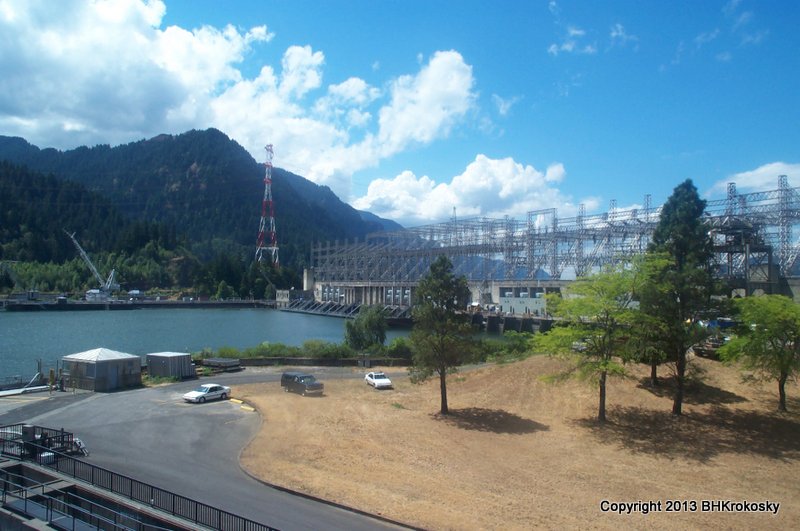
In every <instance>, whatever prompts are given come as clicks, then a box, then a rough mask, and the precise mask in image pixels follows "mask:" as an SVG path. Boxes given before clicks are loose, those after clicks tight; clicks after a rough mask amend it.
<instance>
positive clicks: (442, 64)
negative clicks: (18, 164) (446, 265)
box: [0, 0, 800, 226]
mask: <svg viewBox="0 0 800 531" xmlns="http://www.w3.org/2000/svg"><path fill="white" fill-rule="evenodd" d="M799 22H800V2H796V1H789V0H784V1H781V0H771V1H755V0H740V1H737V0H733V1H729V0H726V1H711V0H703V1H677V0H676V1H669V2H667V1H635V2H634V1H630V2H626V1H609V2H594V1H588V0H584V1H566V0H555V1H548V0H542V1H499V2H485V1H482V2H477V1H463V0H462V1H444V0H439V1H426V2H421V1H412V0H402V1H392V0H372V1H364V0H350V1H334V0H326V1H323V0H317V1H306V0H300V1H298V0H294V1H279V2H274V1H255V0H254V1H232V2H225V3H222V2H217V1H198V0H195V1H181V2H178V1H170V0H164V1H163V2H162V1H155V0H154V1H149V2H141V1H139V0H113V1H108V2H104V1H98V2H86V1H78V0H63V1H59V2H51V1H47V0H19V1H17V0H11V1H8V0H0V34H1V35H3V37H2V38H0V71H2V72H3V76H0V134H5V135H15V136H22V137H24V138H26V139H27V140H29V141H30V142H32V143H34V144H36V145H38V146H40V147H56V148H59V149H70V148H74V147H76V146H79V145H95V144H99V143H109V144H112V145H117V144H122V143H127V142H131V141H136V140H140V139H142V138H149V137H152V136H155V135H157V134H161V133H171V134H177V133H181V132H183V131H186V130H188V129H192V128H196V129H205V128H207V127H216V128H218V129H220V130H222V131H223V132H225V133H226V134H227V135H228V136H230V137H231V138H233V139H234V140H236V141H237V142H239V143H240V144H241V145H242V146H244V147H245V148H246V149H248V151H250V152H251V154H252V155H253V156H254V158H256V160H259V161H263V160H264V151H263V146H264V144H266V143H272V144H274V151H275V159H274V164H275V165H276V166H278V167H282V168H286V169H288V170H290V171H293V172H295V173H298V174H300V175H303V176H305V177H307V178H309V179H311V180H313V181H315V182H318V183H320V184H325V185H327V186H330V187H331V189H333V190H334V192H336V193H337V195H339V197H341V198H342V199H343V200H345V201H348V202H350V203H351V204H353V205H354V206H356V207H357V208H361V209H365V210H370V211H372V212H374V213H376V214H378V215H381V216H384V217H388V218H391V219H395V220H397V221H399V222H401V223H403V224H405V225H409V226H411V225H419V224H424V223H429V222H434V221H441V220H444V219H448V218H449V217H450V216H451V215H452V212H453V209H454V208H455V209H456V212H457V215H458V216H459V217H470V216H489V217H503V216H506V215H508V216H511V217H516V218H518V219H524V218H525V216H526V213H527V212H528V211H531V210H537V209H543V208H551V207H556V208H558V209H559V216H561V217H567V216H571V215H574V214H575V213H576V210H577V208H578V205H579V204H584V205H585V207H586V211H587V213H592V212H602V211H606V210H607V209H608V207H609V203H610V201H611V200H616V202H617V205H618V207H619V208H628V207H636V206H639V205H641V204H642V203H643V200H644V196H645V194H651V195H652V200H653V203H654V204H660V203H661V202H663V201H664V200H666V198H667V197H668V196H669V194H670V193H671V191H672V189H673V188H674V187H675V186H676V185H677V184H678V183H680V182H681V181H683V180H684V179H686V178H691V179H693V181H694V182H695V184H696V185H697V187H698V189H699V190H700V192H701V193H702V194H703V195H705V196H706V197H709V198H716V197H724V195H725V188H726V184H727V183H728V182H730V181H733V182H736V183H737V189H738V190H739V191H740V192H747V191H751V190H764V189H775V188H777V186H778V176H779V175H781V174H785V175H787V176H788V177H789V182H790V184H791V185H793V186H800V153H799V152H798V151H799V150H800V95H799V94H800V83H799V82H800V53H798V52H799V51H800V36H799V35H798V31H797V28H798V23H799ZM259 201H260V198H257V200H256V203H257V204H260V203H259ZM276 207H277V209H278V216H279V214H280V205H276Z"/></svg>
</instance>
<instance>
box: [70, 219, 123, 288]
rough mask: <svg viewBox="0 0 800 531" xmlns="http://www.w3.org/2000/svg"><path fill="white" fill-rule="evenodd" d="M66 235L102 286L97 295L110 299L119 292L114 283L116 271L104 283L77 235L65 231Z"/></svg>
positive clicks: (116, 284)
mask: <svg viewBox="0 0 800 531" xmlns="http://www.w3.org/2000/svg"><path fill="white" fill-rule="evenodd" d="M64 234H66V235H67V236H69V239H70V240H72V243H74V244H75V248H76V249H78V252H79V253H80V255H81V258H83V261H84V262H86V265H87V266H88V267H89V270H90V271H91V272H92V275H94V278H95V279H97V283H98V284H99V285H100V287H99V288H97V289H98V291H99V293H98V294H97V295H99V296H100V297H99V298H102V299H108V296H109V295H110V294H111V292H114V291H117V290H118V289H119V284H118V283H116V282H115V281H114V277H115V275H116V270H114V269H112V270H111V273H110V274H109V275H108V278H107V279H106V280H105V281H104V280H103V277H101V276H100V273H99V272H98V271H97V268H96V267H95V266H94V264H93V263H92V261H91V259H89V255H88V254H86V251H84V250H83V247H81V244H79V243H78V240H76V239H75V233H74V232H73V233H72V234H70V233H69V232H67V230H66V229H64ZM91 291H92V290H89V292H91ZM89 292H87V300H88V299H89ZM92 298H98V297H92Z"/></svg>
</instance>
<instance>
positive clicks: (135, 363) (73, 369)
mask: <svg viewBox="0 0 800 531" xmlns="http://www.w3.org/2000/svg"><path fill="white" fill-rule="evenodd" d="M62 360H63V361H64V365H65V367H66V369H67V371H68V372H69V385H70V386H71V387H76V388H78V389H88V390H90V391H116V390H119V389H126V388H129V387H138V386H140V385H142V358H140V357H139V356H135V355H133V354H125V353H124V352H117V351H116V350H110V349H107V348H96V349H92V350H87V351H86V352H78V353H76V354H70V355H69V356H64V357H63V358H62Z"/></svg>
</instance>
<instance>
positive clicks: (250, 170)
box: [0, 129, 399, 271]
mask: <svg viewBox="0 0 800 531" xmlns="http://www.w3.org/2000/svg"><path fill="white" fill-rule="evenodd" d="M0 160H7V161H10V162H12V163H14V164H18V165H24V166H27V167H28V168H29V169H31V170H35V171H37V172H41V173H44V174H48V175H52V176H53V177H55V178H57V179H64V180H68V181H70V182H73V183H80V184H82V185H84V186H85V187H86V189H88V190H89V191H91V192H95V193H96V194H99V195H100V196H103V197H105V198H107V200H108V201H109V203H110V205H113V206H114V207H115V209H116V214H115V215H121V216H122V217H124V218H125V219H129V220H142V221H144V220H146V221H148V222H153V221H155V222H159V223H163V224H164V225H165V226H167V227H172V228H173V230H174V231H175V232H176V233H177V234H183V235H185V236H186V238H187V244H188V246H189V247H190V248H191V250H192V251H193V252H194V254H195V255H197V256H198V257H200V258H201V259H210V258H211V257H213V256H215V255H217V254H218V253H220V252H225V253H236V254H245V253H251V254H252V253H253V252H254V246H255V239H256V235H257V232H258V223H259V218H260V215H261V199H262V197H263V193H264V181H263V179H264V166H263V164H259V163H257V162H256V161H255V160H254V159H253V158H252V157H251V156H250V154H249V153H248V152H247V151H246V150H245V149H244V148H242V147H241V146H240V145H239V144H238V143H236V142H235V141H233V140H231V139H229V138H228V137H227V136H226V135H225V134H223V133H222V132H220V131H218V130H216V129H208V130H205V131H189V132H187V133H184V134H181V135H175V136H173V135H160V136H157V137H154V138H151V139H149V140H142V141H139V142H133V143H130V144H126V145H121V146H117V147H113V148H112V147H110V146H108V145H99V146H95V147H92V148H88V147H80V148H77V149H73V150H69V151H63V152H62V151H58V150H55V149H52V148H48V149H39V148H38V147H36V146H33V145H31V144H29V143H28V142H26V141H25V140H23V139H21V138H12V137H3V136H0ZM272 196H273V199H274V201H275V217H276V224H277V232H278V245H279V247H280V256H281V263H282V264H283V265H286V266H288V267H291V268H294V269H295V270H298V271H299V270H300V269H301V268H302V267H303V266H304V265H306V264H305V262H306V260H307V255H308V250H309V248H310V246H311V244H312V242H315V241H326V240H334V239H344V238H351V239H352V238H356V237H363V236H364V235H366V234H367V233H369V232H375V231H380V230H383V229H384V226H385V225H387V226H393V225H392V223H393V222H387V221H386V220H381V219H380V218H377V219H375V218H367V219H364V218H363V217H362V215H361V213H360V212H358V211H356V210H355V209H353V208H352V207H350V206H349V205H347V204H345V203H343V202H342V201H340V200H339V198H337V197H336V195H334V194H333V192H332V191H331V190H330V189H328V188H327V187H321V186H318V185H316V184H314V183H312V182H310V181H308V180H306V179H304V178H302V177H300V176H298V175H294V174H292V173H290V172H287V171H284V170H282V169H280V168H274V169H273V183H272ZM75 208H76V209H79V208H81V207H78V206H77V205H76V207H75ZM8 221H9V222H13V220H8ZM21 223H22V222H21V221H20V224H21ZM113 223H114V221H113V220H112V219H109V223H108V224H107V226H108V227H109V228H108V230H111V228H112V227H113ZM395 225H396V224H395ZM396 228H399V226H396ZM56 237H57V235H56ZM3 241H5V240H3ZM0 243H2V242H0ZM98 243H100V242H98ZM102 245H104V246H106V245H109V244H108V242H103V243H102Z"/></svg>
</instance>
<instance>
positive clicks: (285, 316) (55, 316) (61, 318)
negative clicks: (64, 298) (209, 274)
mask: <svg viewBox="0 0 800 531" xmlns="http://www.w3.org/2000/svg"><path fill="white" fill-rule="evenodd" d="M344 322H345V320H344V319H341V318H337V317H323V316H318V315H305V314H297V313H290V312H281V311H278V310H271V309H255V308H246V309H143V310H125V311H84V312H5V311H0V379H2V378H6V377H10V376H23V377H32V376H33V375H34V374H35V372H36V360H42V364H43V365H44V367H45V368H49V367H55V366H56V362H57V361H58V360H60V359H61V357H62V356H66V355H68V354H74V353H76V352H83V351H85V350H90V349H93V348H98V347H105V348H109V349H112V350H118V351H121V352H127V353H129V354H138V355H141V356H144V355H145V354H149V353H153V352H166V351H171V352H196V351H199V350H202V349H203V348H206V347H209V348H212V349H218V348H219V347H224V346H228V347H236V348H246V347H252V346H255V345H259V344H261V343H263V342H265V341H267V342H269V343H283V344H286V345H293V346H299V345H302V344H303V342H304V341H306V340H308V339H321V340H325V341H330V342H334V343H340V342H342V340H343V339H344ZM404 334H405V332H404V331H392V330H390V331H389V333H388V334H387V336H388V338H387V343H388V341H390V340H391V339H392V338H394V337H396V336H399V335H404Z"/></svg>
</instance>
